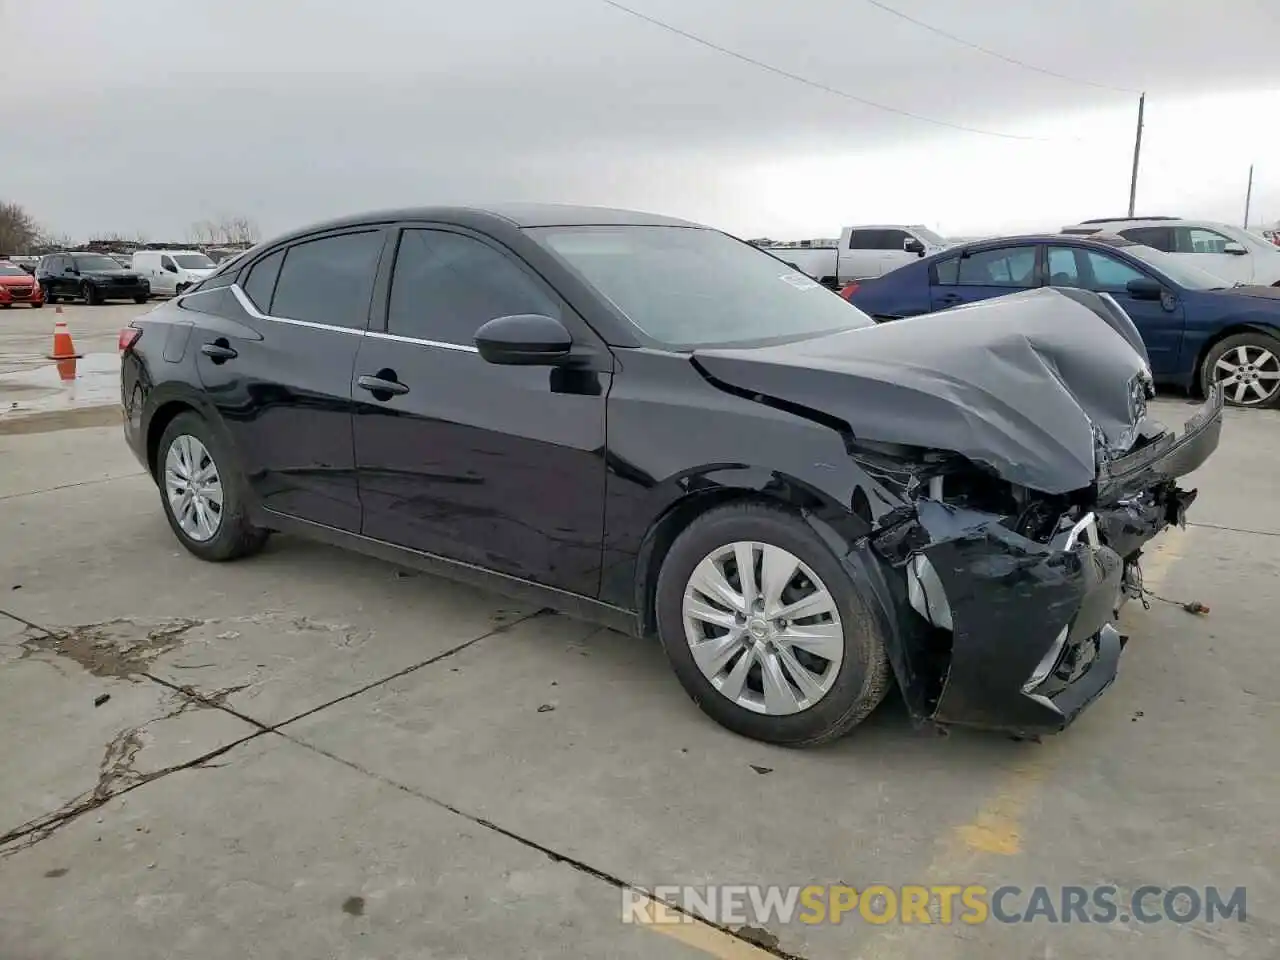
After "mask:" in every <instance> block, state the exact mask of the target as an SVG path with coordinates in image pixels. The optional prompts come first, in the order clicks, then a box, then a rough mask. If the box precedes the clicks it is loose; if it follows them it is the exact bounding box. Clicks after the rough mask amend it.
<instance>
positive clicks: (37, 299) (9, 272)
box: [0, 260, 44, 310]
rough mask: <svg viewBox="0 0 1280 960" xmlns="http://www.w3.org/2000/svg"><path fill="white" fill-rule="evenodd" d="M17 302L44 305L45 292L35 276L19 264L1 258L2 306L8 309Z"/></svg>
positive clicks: (0, 303) (0, 284) (33, 305)
mask: <svg viewBox="0 0 1280 960" xmlns="http://www.w3.org/2000/svg"><path fill="white" fill-rule="evenodd" d="M15 303H25V304H27V305H29V306H32V307H36V308H39V307H43V306H44V294H43V293H42V292H41V290H40V285H39V284H38V283H36V278H35V277H33V276H32V275H31V274H29V273H27V271H25V270H23V269H22V268H21V267H20V266H18V265H17V264H14V263H10V262H9V261H7V260H0V307H3V308H4V309H6V310H7V309H9V308H10V307H12V306H13V305H14V304H15Z"/></svg>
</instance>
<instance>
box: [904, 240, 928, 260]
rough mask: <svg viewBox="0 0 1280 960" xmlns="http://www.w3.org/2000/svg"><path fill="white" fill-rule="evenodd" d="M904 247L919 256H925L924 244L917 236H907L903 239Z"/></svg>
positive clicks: (908, 251)
mask: <svg viewBox="0 0 1280 960" xmlns="http://www.w3.org/2000/svg"><path fill="white" fill-rule="evenodd" d="M902 249H903V250H905V251H906V252H907V253H914V254H916V255H917V256H921V257H923V256H924V244H923V243H921V242H920V240H919V238H917V237H907V239H905V240H903V241H902Z"/></svg>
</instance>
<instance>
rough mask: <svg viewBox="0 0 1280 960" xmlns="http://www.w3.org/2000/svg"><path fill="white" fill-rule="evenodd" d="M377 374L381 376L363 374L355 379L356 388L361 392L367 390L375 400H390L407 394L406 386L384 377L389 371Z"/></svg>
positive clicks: (381, 371) (407, 388)
mask: <svg viewBox="0 0 1280 960" xmlns="http://www.w3.org/2000/svg"><path fill="white" fill-rule="evenodd" d="M378 372H379V373H381V374H383V376H379V377H371V376H368V375H367V374H364V375H361V376H359V377H356V386H357V387H359V388H360V389H361V390H368V391H369V392H370V393H372V394H373V396H374V399H375V400H390V399H391V398H392V397H398V396H402V395H403V394H406V393H408V392H409V387H408V385H407V384H403V383H401V382H400V381H399V380H392V379H390V378H389V377H387V376H386V374H387V373H389V371H385V370H379V371H378ZM379 394H381V396H379Z"/></svg>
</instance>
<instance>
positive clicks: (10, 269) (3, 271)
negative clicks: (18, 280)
mask: <svg viewBox="0 0 1280 960" xmlns="http://www.w3.org/2000/svg"><path fill="white" fill-rule="evenodd" d="M27 276H30V274H28V273H27V271H25V270H23V269H22V268H21V267H15V266H14V265H13V264H11V263H0V277H27Z"/></svg>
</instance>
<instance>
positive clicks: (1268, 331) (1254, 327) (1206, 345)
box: [1191, 320, 1280, 394]
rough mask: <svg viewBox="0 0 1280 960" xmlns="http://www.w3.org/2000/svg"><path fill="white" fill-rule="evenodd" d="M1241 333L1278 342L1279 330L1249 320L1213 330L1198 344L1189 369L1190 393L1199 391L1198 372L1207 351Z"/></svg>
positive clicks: (1206, 357)
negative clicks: (1261, 336)
mask: <svg viewBox="0 0 1280 960" xmlns="http://www.w3.org/2000/svg"><path fill="white" fill-rule="evenodd" d="M1241 333H1260V334H1263V335H1264V336H1268V337H1271V338H1272V339H1273V340H1280V329H1278V328H1276V327H1273V326H1269V325H1268V324H1266V323H1258V322H1255V321H1250V320H1239V321H1235V322H1232V323H1229V324H1227V325H1226V326H1224V327H1222V328H1221V329H1220V330H1215V331H1214V332H1213V333H1212V334H1210V335H1209V336H1208V337H1206V338H1205V339H1204V342H1203V343H1201V344H1200V349H1199V351H1198V352H1197V354H1196V362H1195V366H1193V367H1192V368H1191V391H1192V393H1194V394H1199V393H1200V392H1201V390H1200V372H1201V370H1202V368H1203V367H1204V362H1205V360H1207V359H1208V358H1209V351H1210V350H1212V349H1213V348H1214V347H1216V346H1217V345H1218V344H1220V343H1221V342H1222V341H1223V340H1226V339H1227V338H1228V337H1234V336H1236V335H1238V334H1241Z"/></svg>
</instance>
